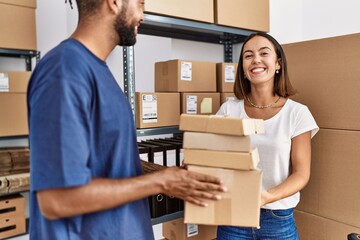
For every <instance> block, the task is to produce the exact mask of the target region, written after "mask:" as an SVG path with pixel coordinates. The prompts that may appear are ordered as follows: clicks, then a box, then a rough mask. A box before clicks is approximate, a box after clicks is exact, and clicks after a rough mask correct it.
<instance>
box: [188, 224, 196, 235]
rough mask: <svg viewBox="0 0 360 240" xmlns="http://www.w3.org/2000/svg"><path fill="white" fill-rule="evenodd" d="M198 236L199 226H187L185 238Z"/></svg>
mask: <svg viewBox="0 0 360 240" xmlns="http://www.w3.org/2000/svg"><path fill="white" fill-rule="evenodd" d="M198 234H199V226H198V225H197V224H187V236H188V237H192V236H196V235H198Z"/></svg>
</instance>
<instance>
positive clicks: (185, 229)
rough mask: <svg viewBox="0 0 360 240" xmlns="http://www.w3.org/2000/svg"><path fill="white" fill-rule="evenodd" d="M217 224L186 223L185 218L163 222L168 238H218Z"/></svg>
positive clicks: (195, 239) (177, 239)
mask: <svg viewBox="0 0 360 240" xmlns="http://www.w3.org/2000/svg"><path fill="white" fill-rule="evenodd" d="M216 232H217V226H208V225H197V224H185V223H184V218H180V219H177V220H174V221H170V222H165V223H163V236H164V237H165V238H166V239H168V240H212V239H216Z"/></svg>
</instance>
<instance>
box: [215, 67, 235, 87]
mask: <svg viewBox="0 0 360 240" xmlns="http://www.w3.org/2000/svg"><path fill="white" fill-rule="evenodd" d="M237 66H238V64H237V63H217V64H216V83H217V91H218V92H221V93H223V92H234V83H235V78H236V73H237Z"/></svg>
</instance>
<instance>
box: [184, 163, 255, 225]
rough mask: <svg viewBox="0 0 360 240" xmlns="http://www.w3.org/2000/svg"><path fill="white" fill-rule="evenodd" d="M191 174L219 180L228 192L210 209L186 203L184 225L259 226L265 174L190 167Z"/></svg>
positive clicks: (209, 205)
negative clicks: (192, 172)
mask: <svg viewBox="0 0 360 240" xmlns="http://www.w3.org/2000/svg"><path fill="white" fill-rule="evenodd" d="M188 170H189V171H194V172H199V173H203V174H208V175H211V176H216V177H219V178H220V179H221V180H222V181H223V182H224V185H225V186H226V187H227V189H228V191H227V192H225V193H221V196H222V199H221V200H219V201H211V200H205V201H206V203H207V204H208V207H199V206H197V205H194V204H191V203H189V202H185V223H196V224H208V225H231V226H246V227H259V224H260V222H259V220H260V193H261V182H262V172H261V171H258V170H251V171H242V170H231V169H222V168H212V167H200V166H193V165H189V166H188Z"/></svg>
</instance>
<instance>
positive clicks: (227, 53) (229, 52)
mask: <svg viewBox="0 0 360 240" xmlns="http://www.w3.org/2000/svg"><path fill="white" fill-rule="evenodd" d="M220 43H222V44H223V46H224V62H229V63H231V62H233V40H232V34H229V33H224V37H223V40H221V41H220Z"/></svg>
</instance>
